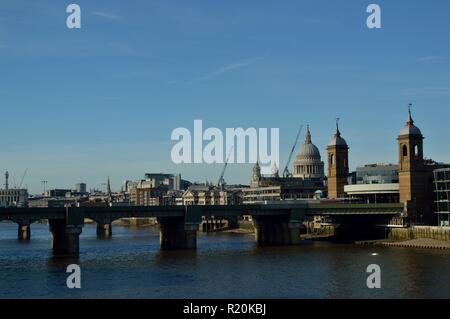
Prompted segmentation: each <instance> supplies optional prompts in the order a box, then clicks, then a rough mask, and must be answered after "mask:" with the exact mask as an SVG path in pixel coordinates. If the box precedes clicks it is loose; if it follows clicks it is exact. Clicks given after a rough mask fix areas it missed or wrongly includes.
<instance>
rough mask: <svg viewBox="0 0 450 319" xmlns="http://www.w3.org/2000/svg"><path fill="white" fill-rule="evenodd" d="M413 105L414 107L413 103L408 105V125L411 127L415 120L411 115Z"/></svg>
mask: <svg viewBox="0 0 450 319" xmlns="http://www.w3.org/2000/svg"><path fill="white" fill-rule="evenodd" d="M411 107H412V103H409V105H408V121H407V122H406V125H408V126H409V127H411V126H414V120H413V118H412V116H411Z"/></svg>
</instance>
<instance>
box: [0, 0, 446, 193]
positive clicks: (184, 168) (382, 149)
mask: <svg viewBox="0 0 450 319" xmlns="http://www.w3.org/2000/svg"><path fill="white" fill-rule="evenodd" d="M77 3H78V4H79V5H80V6H81V8H82V17H83V24H82V29H80V30H68V29H67V28H66V27H65V19H66V17H67V14H66V13H65V6H66V4H61V5H60V7H58V6H54V5H50V1H35V2H33V3H28V2H25V1H14V2H13V1H6V2H5V4H2V7H3V8H4V10H3V11H2V12H1V14H0V39H1V40H0V61H1V62H0V63H1V67H2V70H3V72H2V73H3V75H4V76H3V77H1V78H0V96H1V104H2V112H3V116H2V118H3V119H4V120H3V123H2V125H1V126H0V132H1V134H2V136H3V137H6V138H2V139H1V140H0V147H1V149H2V155H1V156H0V169H1V170H2V171H4V170H6V169H8V170H9V172H10V174H13V175H14V176H15V179H16V180H20V177H21V176H22V174H23V172H24V170H25V169H26V168H28V170H29V171H28V174H27V176H26V178H25V181H24V184H26V185H28V188H29V189H30V192H31V193H40V192H42V185H41V181H42V180H47V181H48V185H47V188H55V187H57V188H64V187H74V186H75V184H76V183H79V182H86V183H87V184H88V188H91V187H97V188H98V187H101V185H102V184H103V183H105V181H106V179H107V176H110V177H111V183H112V187H113V189H118V188H119V187H120V184H121V183H122V181H123V180H125V179H138V178H141V177H142V176H143V175H144V174H145V173H146V172H160V171H161V172H167V173H174V174H177V173H181V174H182V176H183V178H185V179H188V180H192V181H204V180H209V181H212V182H215V181H216V179H218V177H219V175H220V171H221V169H222V164H218V165H175V164H173V163H172V162H171V160H170V149H171V147H172V146H173V142H172V141H171V140H170V133H171V131H172V130H173V129H174V128H176V127H188V128H191V127H192V125H193V121H194V120H195V119H202V120H203V121H204V123H205V125H206V126H207V127H218V128H221V129H224V128H227V127H244V128H247V127H275V128H280V160H281V167H280V169H282V168H283V167H284V165H285V161H286V158H287V156H288V154H289V151H290V148H291V147H292V143H293V140H294V138H295V134H296V131H297V129H298V127H299V125H300V124H304V125H306V124H309V125H310V127H311V134H312V139H313V141H314V144H316V145H317V146H318V147H319V149H320V152H321V155H322V159H323V160H325V154H326V145H327V143H328V141H329V139H330V138H331V136H332V134H334V121H335V117H337V116H339V117H340V118H341V131H342V135H343V137H344V138H345V139H346V140H347V142H348V144H349V146H350V155H349V161H350V168H351V170H354V169H355V168H356V167H357V166H360V165H364V164H368V163H376V162H385V163H397V143H396V138H397V134H398V132H399V130H400V129H401V128H402V127H403V126H404V124H405V122H406V118H407V105H408V103H413V104H414V107H413V116H414V119H415V121H416V123H417V125H418V126H420V128H421V130H422V132H423V133H424V135H425V137H426V143H425V150H424V153H425V156H426V157H430V158H433V159H434V160H436V161H442V162H448V161H449V158H450V150H449V149H448V147H446V146H447V144H446V143H447V141H446V139H445V137H446V136H450V128H448V127H445V125H442V120H443V119H444V118H446V117H448V116H449V115H450V109H449V108H448V105H449V102H450V44H449V43H448V41H442V39H445V37H446V30H448V29H449V27H450V22H449V21H448V19H446V12H448V10H445V8H447V9H448V8H450V4H449V3H448V2H446V1H436V2H435V3H433V5H431V4H423V3H420V4H417V3H409V2H407V1H398V2H395V3H392V2H388V1H378V3H379V4H380V6H381V8H382V10H383V11H382V12H383V15H382V17H383V28H382V29H381V30H369V29H367V27H366V26H365V19H366V18H367V13H366V11H365V8H366V6H367V3H365V2H364V1H348V2H345V3H339V4H337V3H333V2H331V1H318V2H314V3H313V2H311V1H303V2H301V3H299V2H287V3H285V4H284V5H283V6H280V5H278V4H274V3H270V2H268V1H262V2H261V3H260V5H259V7H258V8H255V7H252V6H250V5H249V6H247V5H245V4H241V3H240V4H239V10H237V7H236V3H234V2H233V1H231V2H227V3H220V4H219V3H215V4H214V5H209V4H208V3H207V2H205V1H199V2H198V3H191V4H189V5H188V4H177V6H175V5H174V3H173V2H170V1H169V2H167V1H164V2H162V1H152V2H147V1H146V2H144V1H138V2H137V5H136V6H135V7H126V6H125V5H124V4H121V3H120V2H119V1H108V3H107V4H103V5H99V4H93V3H89V1H77ZM405 6H406V7H408V10H407V13H405ZM323 8H326V10H324V9H323ZM424 9H426V10H427V11H429V12H430V14H427V15H426V16H424V15H423V14H422V12H423V11H424ZM431 17H433V18H431ZM303 141H304V132H303V134H302V136H301V138H300V141H299V145H298V146H297V150H296V152H298V149H299V146H300V145H301V144H302V143H303ZM325 162H326V161H325ZM251 167H252V164H246V165H237V164H233V165H230V166H229V167H228V169H227V174H226V176H225V180H226V181H227V182H228V183H245V184H247V183H248V182H249V180H250V177H251ZM290 169H292V163H291V165H290ZM10 180H11V179H10ZM2 184H3V183H2Z"/></svg>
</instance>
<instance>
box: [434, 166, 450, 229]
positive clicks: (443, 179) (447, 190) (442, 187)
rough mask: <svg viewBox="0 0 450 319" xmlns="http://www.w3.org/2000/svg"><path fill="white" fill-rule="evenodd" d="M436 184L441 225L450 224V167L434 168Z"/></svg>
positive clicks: (437, 206)
mask: <svg viewBox="0 0 450 319" xmlns="http://www.w3.org/2000/svg"><path fill="white" fill-rule="evenodd" d="M434 184H435V193H436V209H437V211H436V213H437V215H438V220H439V225H441V226H450V204H449V203H450V168H442V169H437V170H434Z"/></svg>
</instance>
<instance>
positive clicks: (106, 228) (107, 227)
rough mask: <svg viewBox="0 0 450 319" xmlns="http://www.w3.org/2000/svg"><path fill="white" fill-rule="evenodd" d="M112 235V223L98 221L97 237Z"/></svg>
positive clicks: (102, 237)
mask: <svg viewBox="0 0 450 319" xmlns="http://www.w3.org/2000/svg"><path fill="white" fill-rule="evenodd" d="M111 237H112V226H111V223H105V224H103V223H97V238H100V239H107V238H111Z"/></svg>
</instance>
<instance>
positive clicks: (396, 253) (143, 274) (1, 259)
mask: <svg viewBox="0 0 450 319" xmlns="http://www.w3.org/2000/svg"><path fill="white" fill-rule="evenodd" d="M31 227H32V228H31V229H32V237H31V240H30V241H29V242H20V241H18V240H17V238H16V236H17V226H16V224H13V223H4V222H2V223H0V298H177V299H189V298H227V299H229V298H255V299H260V298H262V299H264V298H283V299H285V298H287V299H297V298H308V299H310V298H312V299H317V298H320V299H321V298H450V251H440V250H423V249H410V248H390V247H378V246H377V247H375V246H357V245H352V244H335V243H327V242H304V243H303V244H302V246H297V247H272V248H258V247H256V246H255V243H254V238H253V237H252V236H250V235H235V234H234V235H233V234H212V235H205V234H199V237H198V249H197V251H176V252H172V251H171V252H162V251H160V249H159V232H158V229H157V228H127V227H120V226H116V227H114V228H113V238H112V239H108V240H98V239H97V238H96V228H95V225H85V227H84V228H83V233H82V235H81V237H80V257H79V259H76V260H73V259H72V260H68V259H64V258H53V257H52V255H51V249H50V246H51V237H50V232H49V231H48V226H47V225H44V224H33V225H32V226H31ZM72 263H77V264H79V265H80V266H81V285H82V286H81V289H68V288H67V287H66V279H67V276H68V275H69V274H67V273H66V272H65V271H66V266H67V265H69V264H72ZM371 264H378V265H379V266H380V267H381V283H382V287H381V289H374V290H372V289H368V288H367V285H366V280H367V277H368V275H369V274H367V273H366V269H367V266H368V265H371Z"/></svg>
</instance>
